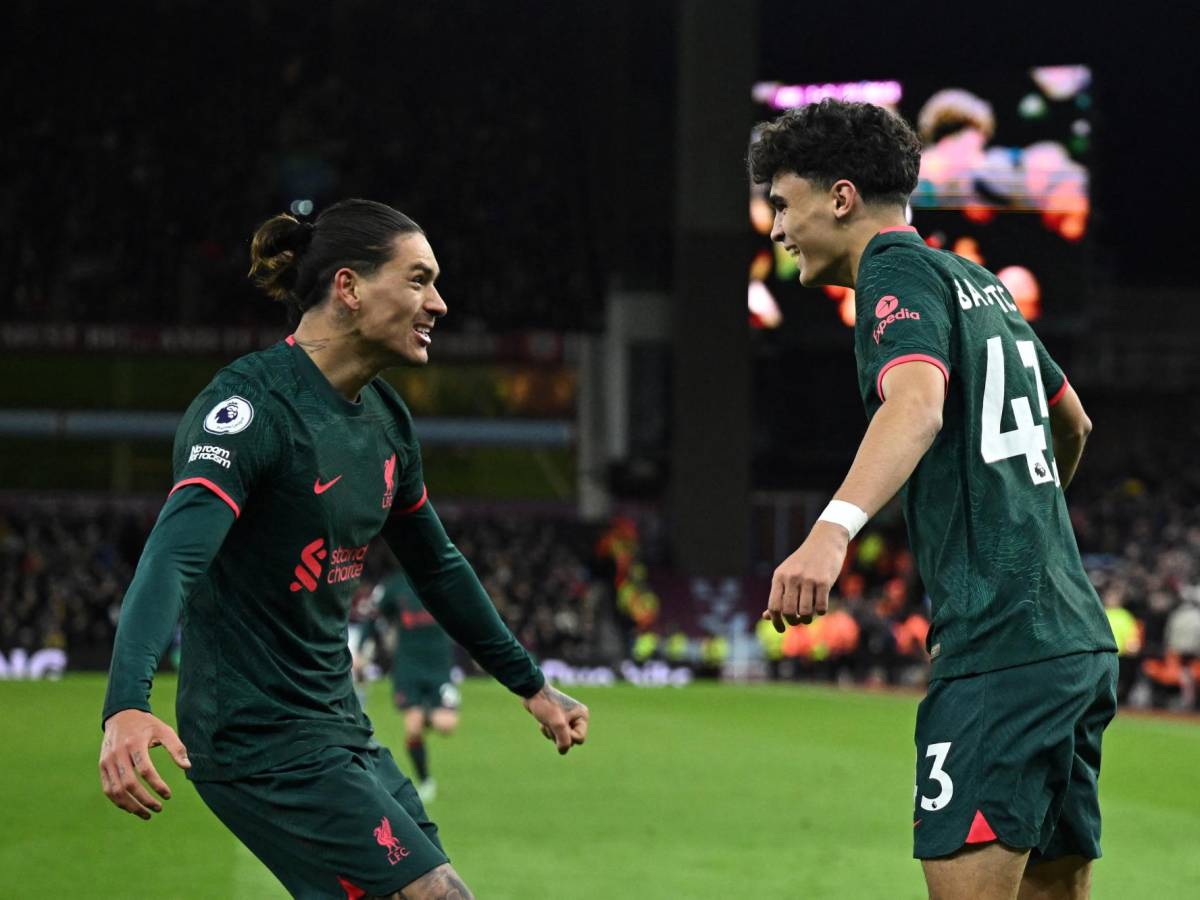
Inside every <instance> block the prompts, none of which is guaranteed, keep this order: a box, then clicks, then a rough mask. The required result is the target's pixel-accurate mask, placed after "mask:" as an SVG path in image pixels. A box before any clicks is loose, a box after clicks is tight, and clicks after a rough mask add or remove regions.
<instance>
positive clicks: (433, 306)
mask: <svg viewBox="0 0 1200 900" xmlns="http://www.w3.org/2000/svg"><path fill="white" fill-rule="evenodd" d="M424 309H425V312H427V313H429V314H430V315H431V316H435V317H437V318H441V317H442V316H444V315H445V314H446V313H447V312H449V311H450V307H448V306H447V305H446V301H445V299H444V298H443V297H442V295H441V293H440V292H439V291H438V289H437V288H433V289H432V290H431V291H430V295H429V298H428V299H427V300H426V301H425V304H424Z"/></svg>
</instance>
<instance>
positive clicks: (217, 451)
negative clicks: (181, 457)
mask: <svg viewBox="0 0 1200 900" xmlns="http://www.w3.org/2000/svg"><path fill="white" fill-rule="evenodd" d="M231 456H232V454H230V452H229V451H228V450H226V449H225V448H224V447H214V446H213V445H212V444H192V452H191V453H189V454H188V462H195V461H196V460H198V459H199V460H206V461H208V462H215V463H216V464H217V465H219V466H221V467H223V468H226V469H228V468H229V461H230V459H231Z"/></svg>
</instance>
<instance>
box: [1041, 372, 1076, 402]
mask: <svg viewBox="0 0 1200 900" xmlns="http://www.w3.org/2000/svg"><path fill="white" fill-rule="evenodd" d="M1070 386H1071V383H1070V382H1069V381H1067V376H1066V375H1064V376H1063V383H1062V387H1060V388H1059V389H1058V390H1057V391H1055V392H1054V396H1053V397H1051V398H1050V399H1049V400H1047V401H1046V403H1047V405H1049V406H1054V405H1055V404H1056V403H1058V401H1059V400H1061V399H1062V398H1063V396H1064V395H1065V394H1066V393H1067V388H1068V387H1070Z"/></svg>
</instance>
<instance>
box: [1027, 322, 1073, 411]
mask: <svg viewBox="0 0 1200 900" xmlns="http://www.w3.org/2000/svg"><path fill="white" fill-rule="evenodd" d="M1033 346H1034V349H1035V350H1037V360H1038V369H1039V370H1040V371H1041V373H1042V387H1043V388H1044V389H1045V391H1046V405H1047V406H1054V405H1055V404H1056V403H1058V401H1059V400H1061V399H1062V398H1063V394H1065V393H1066V392H1067V385H1068V382H1067V376H1066V374H1065V373H1064V372H1063V370H1062V369H1061V368H1060V367H1059V365H1058V363H1056V362H1055V361H1054V357H1052V356H1051V355H1050V354H1049V352H1048V351H1047V350H1046V348H1045V347H1043V346H1042V342H1041V340H1040V339H1039V338H1038V336H1037V335H1036V334H1035V335H1034V336H1033Z"/></svg>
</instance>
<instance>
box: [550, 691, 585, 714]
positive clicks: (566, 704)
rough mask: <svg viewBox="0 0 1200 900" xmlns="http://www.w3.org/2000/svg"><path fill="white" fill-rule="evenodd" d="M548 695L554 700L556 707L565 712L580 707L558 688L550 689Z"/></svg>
mask: <svg viewBox="0 0 1200 900" xmlns="http://www.w3.org/2000/svg"><path fill="white" fill-rule="evenodd" d="M548 693H549V696H550V699H551V700H553V701H554V703H555V705H556V706H558V708H559V709H561V710H562V711H563V712H570V711H571V710H573V709H575V708H576V707H577V706H579V703H578V702H577V701H575V700H572V699H571V698H570V697H568V696H567V695H566V694H564V693H563V692H562V691H560V690H558V689H556V688H550V689H549V692H548Z"/></svg>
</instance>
